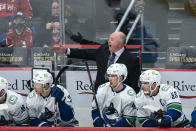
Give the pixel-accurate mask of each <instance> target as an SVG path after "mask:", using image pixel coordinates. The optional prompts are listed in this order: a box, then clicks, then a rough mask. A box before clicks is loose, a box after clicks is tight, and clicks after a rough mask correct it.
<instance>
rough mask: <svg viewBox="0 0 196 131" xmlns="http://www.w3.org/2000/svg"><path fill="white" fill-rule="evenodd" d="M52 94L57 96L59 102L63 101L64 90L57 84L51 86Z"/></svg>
mask: <svg viewBox="0 0 196 131" xmlns="http://www.w3.org/2000/svg"><path fill="white" fill-rule="evenodd" d="M50 93H51V96H52V97H55V98H56V100H57V101H58V102H60V101H62V98H63V96H64V92H63V91H62V90H61V89H60V88H59V87H57V86H53V87H51V92H50Z"/></svg>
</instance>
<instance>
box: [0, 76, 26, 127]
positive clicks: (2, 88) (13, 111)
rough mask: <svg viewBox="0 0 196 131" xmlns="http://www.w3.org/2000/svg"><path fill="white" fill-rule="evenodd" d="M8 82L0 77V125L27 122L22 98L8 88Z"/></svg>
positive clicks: (17, 124) (16, 124)
mask: <svg viewBox="0 0 196 131" xmlns="http://www.w3.org/2000/svg"><path fill="white" fill-rule="evenodd" d="M8 84H9V83H8V82H7V80H6V79H5V78H3V77H0V108H1V110H0V126H11V125H12V126H22V125H27V124H28V112H27V109H26V106H25V101H24V98H23V97H22V96H21V95H19V94H17V93H15V92H14V91H11V90H8Z"/></svg>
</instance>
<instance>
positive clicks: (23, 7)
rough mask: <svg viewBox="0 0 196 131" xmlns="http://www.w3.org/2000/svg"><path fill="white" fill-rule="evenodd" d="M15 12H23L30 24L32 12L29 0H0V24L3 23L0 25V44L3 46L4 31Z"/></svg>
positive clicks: (4, 42)
mask: <svg viewBox="0 0 196 131" xmlns="http://www.w3.org/2000/svg"><path fill="white" fill-rule="evenodd" d="M17 12H23V13H24V14H25V16H26V18H27V20H28V22H26V23H29V24H30V22H31V20H30V19H31V18H32V15H33V13H32V8H31V5H30V2H29V0H0V24H1V25H4V26H0V44H1V45H0V46H5V44H6V33H7V32H8V30H9V29H10V26H11V22H12V21H13V17H14V16H15V15H16V14H17ZM33 28H34V27H33Z"/></svg>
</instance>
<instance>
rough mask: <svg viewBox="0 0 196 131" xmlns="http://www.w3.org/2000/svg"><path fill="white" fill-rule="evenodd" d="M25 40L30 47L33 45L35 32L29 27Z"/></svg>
mask: <svg viewBox="0 0 196 131" xmlns="http://www.w3.org/2000/svg"><path fill="white" fill-rule="evenodd" d="M25 41H26V44H27V47H28V48H29V47H32V46H33V32H32V31H31V29H30V28H27V31H26V38H25Z"/></svg>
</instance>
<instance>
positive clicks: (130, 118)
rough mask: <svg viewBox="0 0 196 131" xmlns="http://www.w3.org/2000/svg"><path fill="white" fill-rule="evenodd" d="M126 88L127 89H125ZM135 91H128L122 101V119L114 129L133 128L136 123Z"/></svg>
mask: <svg viewBox="0 0 196 131" xmlns="http://www.w3.org/2000/svg"><path fill="white" fill-rule="evenodd" d="M127 88H128V87H127ZM135 96H136V94H135V91H134V90H133V89H131V88H130V89H129V90H128V92H127V94H126V95H124V96H123V97H124V98H122V100H123V101H124V102H123V104H122V111H121V112H122V118H121V119H120V120H119V121H117V122H116V124H115V125H114V127H134V126H135V123H136V107H135V103H134V100H135Z"/></svg>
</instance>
